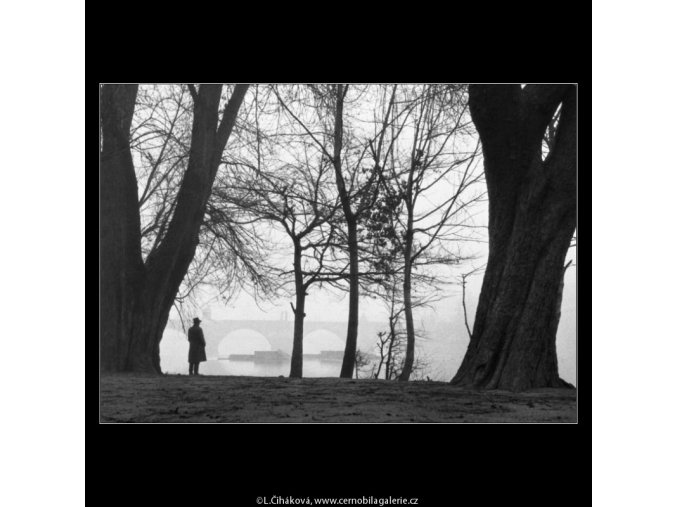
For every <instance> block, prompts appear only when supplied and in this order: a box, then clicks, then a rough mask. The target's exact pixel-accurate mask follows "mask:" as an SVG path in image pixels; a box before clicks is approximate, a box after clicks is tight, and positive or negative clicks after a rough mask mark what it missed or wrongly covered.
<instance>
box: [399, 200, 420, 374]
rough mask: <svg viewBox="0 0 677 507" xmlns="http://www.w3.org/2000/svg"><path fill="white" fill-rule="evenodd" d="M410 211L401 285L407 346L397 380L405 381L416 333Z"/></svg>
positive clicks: (410, 363)
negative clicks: (413, 309) (413, 306)
mask: <svg viewBox="0 0 677 507" xmlns="http://www.w3.org/2000/svg"><path fill="white" fill-rule="evenodd" d="M411 218H412V217H411V213H409V224H408V227H407V235H406V237H405V244H404V282H403V285H402V295H403V297H404V320H405V323H406V327H407V348H406V351H405V355H404V364H403V365H402V373H400V377H399V379H398V380H401V381H403V382H406V381H408V380H409V377H410V376H411V371H412V368H413V366H414V353H415V340H416V333H415V330H414V315H413V311H412V308H411V268H412V266H411V248H412V241H413V232H412V228H413V223H412V220H411Z"/></svg>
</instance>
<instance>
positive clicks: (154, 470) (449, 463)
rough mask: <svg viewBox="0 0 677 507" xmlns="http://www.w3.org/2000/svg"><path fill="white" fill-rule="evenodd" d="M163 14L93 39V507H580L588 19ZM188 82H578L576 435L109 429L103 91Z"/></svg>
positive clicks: (585, 450)
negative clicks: (103, 358)
mask: <svg viewBox="0 0 677 507" xmlns="http://www.w3.org/2000/svg"><path fill="white" fill-rule="evenodd" d="M170 5H171V4H166V9H165V11H166V12H162V13H161V14H163V15H165V16H167V17H166V18H165V19H160V18H159V17H158V16H159V14H158V13H157V12H146V13H144V12H142V11H141V10H140V9H137V7H136V6H135V8H134V9H132V10H129V11H125V10H124V9H123V8H122V6H120V8H119V9H118V10H117V11H116V12H114V13H108V12H106V14H105V15H101V14H97V20H96V22H93V21H91V20H90V23H89V24H88V34H87V38H88V40H87V55H86V56H87V79H88V86H87V97H86V99H87V126H88V129H87V130H88V134H89V136H90V137H91V138H90V139H88V148H89V150H88V153H87V155H88V156H87V169H86V173H87V175H86V177H87V188H88V195H87V197H88V199H87V207H88V209H87V214H88V235H89V236H90V238H89V241H88V248H89V251H88V256H87V257H88V267H89V268H90V270H91V273H90V276H88V287H87V289H88V293H91V297H90V298H89V299H90V300H91V302H92V305H91V308H88V309H87V315H88V317H89V318H88V321H87V324H88V326H87V327H88V336H87V357H88V363H87V368H86V369H87V379H86V381H87V409H88V411H87V412H88V415H87V417H88V421H87V432H86V439H87V456H86V459H87V463H86V468H87V474H88V476H87V479H88V487H89V490H88V496H91V498H90V500H91V501H94V502H97V503H98V502H105V503H106V504H108V505H134V506H144V505H158V506H159V505H180V504H182V503H186V504H188V505H210V506H221V505H224V506H229V505H235V506H249V505H256V498H257V497H268V498H269V499H270V498H271V497H272V496H273V495H278V496H283V497H284V496H287V495H293V496H296V497H299V498H306V497H308V496H324V497H331V496H335V497H350V496H355V497H361V496H367V497H368V496H375V497H379V496H380V497H388V496H392V497H397V496H404V497H417V498H419V505H435V506H447V505H448V506H453V505H459V506H461V505H463V506H465V505H478V506H484V505H487V504H491V503H494V502H501V504H503V505H508V504H515V505H542V504H546V503H552V502H555V503H566V502H574V501H576V502H577V503H579V502H585V503H587V501H588V499H589V498H590V497H589V496H588V495H589V491H590V484H591V475H589V474H590V470H591V468H590V464H589V463H590V462H589V461H587V460H588V459H589V456H590V452H591V427H590V417H591V386H590V372H591V365H590V351H591V346H590V339H591V337H590V329H591V328H590V324H589V320H590V319H589V316H590V313H589V312H590V311H591V306H590V304H589V303H588V301H587V298H588V297H589V294H590V288H589V287H590V285H589V283H590V280H591V275H590V271H589V269H590V267H589V266H590V265H589V260H590V258H591V254H590V228H589V224H590V215H589V211H588V210H589V204H590V202H591V201H590V193H589V192H590V181H591V167H590V165H591V155H590V145H591V133H590V124H591V93H590V92H591V88H590V69H591V66H590V60H589V58H590V56H589V55H590V39H589V38H587V37H586V39H585V41H583V40H582V38H583V36H584V35H586V36H587V34H588V33H590V32H588V26H589V25H590V21H589V20H590V18H589V17H587V18H585V19H586V22H585V23H582V22H580V21H573V18H574V17H575V13H573V12H570V13H568V16H567V15H566V14H564V13H562V12H559V13H555V14H550V13H548V12H547V11H544V10H542V9H541V8H540V7H539V11H538V13H539V15H540V17H539V18H536V17H534V16H527V17H522V15H525V14H526V12H517V11H515V10H514V9H512V10H507V11H506V12H498V11H497V10H496V9H498V7H494V6H493V5H488V4H487V5H484V8H483V12H479V13H460V12H448V13H447V12H444V11H433V10H432V9H431V10H430V11H428V12H419V11H418V10H412V9H413V7H406V6H401V7H400V8H398V9H396V10H401V11H403V16H402V17H400V18H398V17H395V18H394V19H393V18H386V14H379V15H377V16H374V17H373V21H371V20H370V19H372V18H368V17H367V16H366V15H365V14H364V13H360V12H359V11H357V10H355V9H354V8H351V10H349V8H348V6H347V5H342V6H336V10H339V11H341V12H342V13H344V14H346V13H347V12H354V13H355V14H354V16H353V15H352V14H351V15H346V16H344V17H341V16H340V14H337V13H336V12H331V10H328V12H326V13H317V12H313V14H312V16H313V17H311V18H307V19H304V18H301V17H299V18H298V19H295V18H294V15H291V10H289V12H285V13H277V12H274V9H273V8H272V7H271V8H268V7H266V8H265V9H264V11H266V12H268V15H269V19H271V20H276V23H274V24H267V22H266V21H267V20H266V19H264V18H265V16H262V15H261V13H260V12H258V13H249V14H248V15H246V14H245V13H238V12H235V11H233V12H230V13H223V14H221V13H218V12H217V11H216V10H214V11H213V12H211V11H210V12H209V13H202V12H199V10H200V8H198V6H191V5H188V6H183V7H182V8H181V10H180V11H181V12H180V13H173V12H170V11H172V10H173V8H171V7H170ZM330 7H332V6H330ZM526 7H527V6H526V5H525V6H523V7H521V8H520V9H521V10H525V9H526ZM202 8H206V7H202ZM184 9H185V10H184ZM176 10H178V8H177V9H176ZM310 10H311V9H310V8H309V9H308V11H309V12H310ZM312 10H314V11H315V10H316V9H315V8H313V9H312ZM489 11H490V12H489ZM90 13H91V12H90ZM283 14H284V15H286V16H287V17H286V18H284V21H283V18H282V16H283ZM532 14H533V13H532ZM290 15H291V19H289V16H290ZM588 16H589V15H588ZM489 17H491V19H489ZM100 18H105V19H104V21H106V24H105V25H104V24H103V23H102V22H101V21H102V20H101V19H100ZM177 18H178V19H177ZM327 20H335V23H334V24H331V23H329V22H328V21H327ZM417 22H418V23H417ZM233 25H237V26H238V28H237V31H236V29H234V27H233ZM414 25H418V26H416V27H414ZM263 34H265V35H263ZM391 34H392V35H391ZM576 37H577V38H579V39H581V40H579V41H575V40H573V39H574V38H576ZM583 42H584V43H583ZM184 81H190V82H263V83H265V82H339V81H340V82H365V83H368V82H401V83H406V82H575V83H578V84H579V168H578V171H579V172H578V174H579V227H578V231H577V233H578V258H577V275H578V285H577V286H578V305H577V308H578V323H579V326H578V383H577V385H578V397H579V403H578V410H579V420H578V424H391V425H386V424H314V425H312V424H100V423H99V419H98V348H97V340H96V336H97V335H98V322H97V314H98V308H97V306H95V304H94V301H95V299H94V297H93V295H94V294H95V293H98V276H97V273H96V269H97V266H98V263H97V257H98V249H97V241H96V240H95V237H96V236H95V235H96V234H97V232H96V230H95V228H96V227H97V220H96V217H97V216H98V211H97V202H96V199H95V196H97V195H98V178H97V167H98V152H97V149H96V146H97V143H98V140H97V139H95V137H97V136H98V131H97V130H96V129H95V128H94V125H96V123H95V122H96V121H97V118H96V116H95V115H98V83H100V82H184Z"/></svg>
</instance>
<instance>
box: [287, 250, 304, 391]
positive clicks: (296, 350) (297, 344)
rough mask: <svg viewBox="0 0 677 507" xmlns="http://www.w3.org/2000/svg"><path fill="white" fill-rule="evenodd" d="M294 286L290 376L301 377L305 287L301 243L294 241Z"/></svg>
mask: <svg viewBox="0 0 677 507" xmlns="http://www.w3.org/2000/svg"><path fill="white" fill-rule="evenodd" d="M294 286H295V289H296V308H294V307H292V310H293V311H294V345H293V348H292V354H291V369H290V371H289V376H290V377H295V378H301V377H303V322H304V318H305V316H306V314H305V307H306V288H305V286H304V284H303V272H302V267H301V244H300V243H299V242H298V241H295V242H294Z"/></svg>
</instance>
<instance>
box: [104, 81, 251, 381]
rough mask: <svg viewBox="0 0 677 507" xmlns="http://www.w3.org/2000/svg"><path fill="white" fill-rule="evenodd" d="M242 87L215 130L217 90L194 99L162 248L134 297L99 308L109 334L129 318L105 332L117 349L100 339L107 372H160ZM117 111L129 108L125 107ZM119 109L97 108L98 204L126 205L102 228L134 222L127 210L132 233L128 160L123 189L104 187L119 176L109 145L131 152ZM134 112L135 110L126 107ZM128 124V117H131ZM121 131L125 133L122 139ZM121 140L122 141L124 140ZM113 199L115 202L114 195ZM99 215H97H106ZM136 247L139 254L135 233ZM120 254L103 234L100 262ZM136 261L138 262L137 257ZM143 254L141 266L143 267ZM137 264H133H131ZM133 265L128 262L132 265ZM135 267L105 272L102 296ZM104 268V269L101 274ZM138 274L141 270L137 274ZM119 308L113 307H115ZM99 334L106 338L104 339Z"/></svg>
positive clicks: (112, 88) (208, 88)
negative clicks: (166, 335) (164, 342)
mask: <svg viewBox="0 0 677 507" xmlns="http://www.w3.org/2000/svg"><path fill="white" fill-rule="evenodd" d="M124 86H127V85H121V86H120V85H106V86H104V87H103V90H102V102H104V101H105V100H104V99H105V97H107V96H108V95H110V96H112V97H115V96H121V95H120V92H118V91H117V90H119V89H120V88H122V87H124ZM246 89H247V86H246V85H238V86H236V87H235V91H234V92H233V96H232V97H231V98H230V101H229V102H228V105H227V107H226V110H225V112H224V114H223V119H222V121H221V123H220V125H219V117H218V116H219V115H218V108H219V101H220V98H221V90H222V85H201V86H200V89H199V92H198V93H197V94H196V95H195V97H194V100H195V108H194V116H193V127H192V136H191V148H190V156H189V160H188V168H187V169H186V173H185V175H184V178H183V182H182V184H181V188H180V189H179V192H178V196H177V203H176V207H175V211H174V215H173V216H172V219H171V221H170V223H169V226H168V228H167V233H166V235H165V237H164V238H163V240H162V242H161V243H160V245H159V246H158V248H157V249H155V250H154V251H153V252H152V253H151V254H150V255H149V256H148V258H147V259H146V262H145V265H143V266H142V268H143V269H142V275H140V276H139V277H138V278H135V283H134V288H133V290H130V291H129V292H130V293H131V294H132V296H133V297H126V298H117V299H114V300H111V299H110V298H108V301H109V302H110V303H112V304H113V307H112V308H108V309H105V310H104V305H105V304H106V303H104V301H103V300H102V302H101V327H102V330H103V329H107V328H109V327H110V326H111V319H112V317H113V316H114V315H120V314H122V315H127V316H128V317H129V318H128V321H125V324H126V326H125V327H121V326H116V327H115V328H114V330H113V331H106V332H107V333H108V336H107V338H106V340H107V341H108V342H110V343H115V344H117V346H115V347H113V346H107V345H106V343H107V342H106V341H104V340H103V339H102V350H101V360H102V369H103V370H104V371H121V370H126V371H139V372H155V373H161V369H160V340H161V339H162V333H163V331H164V328H165V326H166V324H167V319H168V318H169V312H170V310H171V307H172V304H173V302H174V298H175V297H176V294H177V292H178V290H179V286H180V285H181V281H182V280H183V277H184V276H185V274H186V272H187V271H188V267H189V266H190V263H191V262H192V260H193V256H194V255H195V249H196V247H197V244H198V236H199V231H200V226H201V225H202V220H203V217H204V212H205V208H206V205H207V200H208V199H209V196H210V194H211V188H212V185H213V183H214V179H215V177H216V171H217V169H218V166H219V164H220V161H221V155H222V153H223V149H224V148H225V145H226V142H227V140H228V137H229V136H230V133H231V131H232V128H233V125H234V123H235V118H236V116H237V112H238V110H239V108H240V104H241V103H242V99H243V98H244V94H245V92H246ZM120 104H126V105H128V101H121V102H120ZM115 109H116V108H102V117H103V122H102V133H103V149H102V151H103V152H102V163H101V172H102V178H101V180H102V184H101V195H102V197H101V200H102V202H104V201H106V202H107V201H111V200H114V199H120V200H123V201H124V205H123V206H122V205H121V206H119V207H117V208H115V209H114V208H112V207H111V208H107V212H106V215H107V216H106V217H105V219H104V218H103V217H102V223H103V222H105V221H115V220H118V218H116V217H117V215H119V214H120V213H123V214H124V215H125V216H130V217H131V215H132V213H133V212H132V211H131V210H130V209H129V208H130V207H131V206H132V203H133V207H134V208H135V210H136V211H135V213H136V215H135V217H133V220H134V224H133V225H132V224H131V222H130V225H129V227H130V228H132V229H134V231H135V235H136V230H138V229H139V227H140V225H139V219H138V195H137V186H136V178H135V176H134V168H133V164H132V162H131V155H129V159H128V162H129V163H128V164H126V165H124V169H125V172H126V174H127V176H126V177H125V179H124V181H125V185H123V186H118V187H115V186H107V185H105V183H104V182H105V181H110V180H113V179H118V180H120V179H121V177H120V176H119V174H118V173H119V172H120V171H121V170H122V169H123V166H121V165H120V164H112V163H110V162H109V163H104V160H106V157H104V153H105V150H106V143H107V142H108V140H110V139H115V138H117V139H119V140H120V141H119V142H120V143H122V144H124V151H127V152H129V123H127V124H124V125H119V122H117V123H116V120H115V117H113V116H110V117H109V115H112V113H111V111H113V110H115ZM131 112H133V103H132V105H131ZM130 123H131V116H130ZM120 128H124V129H125V132H122V133H121V132H119V130H120ZM122 134H124V138H125V140H124V142H122V141H121V139H122V137H123V136H122ZM111 193H116V194H117V196H111ZM103 214H104V213H103V210H102V215H103ZM135 241H136V244H135V246H134V248H135V249H136V248H138V250H139V252H140V233H139V236H138V241H137V240H136V239H135ZM121 248H123V245H121V244H120V243H119V242H118V241H117V240H116V238H115V235H105V234H104V231H102V237H101V249H102V252H106V253H105V254H102V257H104V256H105V255H109V256H111V257H112V258H119V257H121V255H120V254H119V251H120V249H121ZM135 257H136V255H135ZM140 260H141V257H140V253H139V256H138V262H140ZM134 262H136V261H134ZM130 263H131V261H130ZM135 265H138V264H126V265H121V264H117V265H115V266H112V263H111V269H110V273H111V275H110V276H102V281H101V284H102V292H110V290H111V289H110V283H112V278H114V276H115V273H116V270H120V272H123V273H124V272H129V271H131V267H130V266H132V267H133V266H135ZM103 271H104V268H103V267H102V273H103ZM137 271H138V270H137ZM116 305H117V306H116ZM102 334H103V333H102Z"/></svg>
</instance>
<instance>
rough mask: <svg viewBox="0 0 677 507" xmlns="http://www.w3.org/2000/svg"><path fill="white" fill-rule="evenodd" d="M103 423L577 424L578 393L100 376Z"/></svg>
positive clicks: (333, 380) (443, 385)
mask: <svg viewBox="0 0 677 507" xmlns="http://www.w3.org/2000/svg"><path fill="white" fill-rule="evenodd" d="M100 421H101V422H104V423H155V422H160V423H186V422H187V423H250V422H254V423H385V422H389V423H518V422H520V423H521V422H554V423H575V422H576V391H575V390H573V389H538V390H533V391H528V392H523V393H512V392H507V391H484V392H483V391H473V390H467V389H460V388H456V387H452V386H450V385H449V384H448V383H445V382H401V383H400V382H392V381H390V382H389V381H385V380H349V379H338V378H307V379H289V378H277V377H225V376H224V377H219V376H198V377H190V376H186V375H164V376H144V375H135V374H117V375H104V376H102V377H101V381H100Z"/></svg>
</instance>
